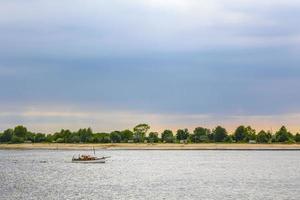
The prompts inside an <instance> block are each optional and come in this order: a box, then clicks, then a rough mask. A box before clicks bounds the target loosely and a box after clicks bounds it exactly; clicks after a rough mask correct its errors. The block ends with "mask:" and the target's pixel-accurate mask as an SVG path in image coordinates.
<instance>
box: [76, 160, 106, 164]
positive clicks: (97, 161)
mask: <svg viewBox="0 0 300 200" xmlns="http://www.w3.org/2000/svg"><path fill="white" fill-rule="evenodd" d="M72 163H86V164H89V163H90V164H92V163H105V160H104V159H99V160H72Z"/></svg>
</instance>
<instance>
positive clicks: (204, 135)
mask: <svg viewBox="0 0 300 200" xmlns="http://www.w3.org/2000/svg"><path fill="white" fill-rule="evenodd" d="M209 134H210V130H209V129H207V128H203V127H197V128H195V130H194V134H192V135H191V136H190V137H191V140H192V142H196V143H197V142H207V141H208V140H209V139H208V135H209Z"/></svg>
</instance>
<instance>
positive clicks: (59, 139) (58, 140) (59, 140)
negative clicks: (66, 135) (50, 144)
mask: <svg viewBox="0 0 300 200" xmlns="http://www.w3.org/2000/svg"><path fill="white" fill-rule="evenodd" d="M55 142H56V143H64V142H65V140H64V139H63V138H57V140H56V141H55Z"/></svg>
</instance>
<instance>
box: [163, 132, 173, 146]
mask: <svg viewBox="0 0 300 200" xmlns="http://www.w3.org/2000/svg"><path fill="white" fill-rule="evenodd" d="M161 140H162V141H163V142H166V143H173V142H174V135H173V132H172V131H171V130H164V132H162V134H161Z"/></svg>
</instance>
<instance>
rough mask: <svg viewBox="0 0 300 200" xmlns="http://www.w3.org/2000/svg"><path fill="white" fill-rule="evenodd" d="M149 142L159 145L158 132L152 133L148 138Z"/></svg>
mask: <svg viewBox="0 0 300 200" xmlns="http://www.w3.org/2000/svg"><path fill="white" fill-rule="evenodd" d="M148 139H149V142H151V143H157V142H158V141H159V138H158V133H157V132H150V133H149V136H148Z"/></svg>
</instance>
